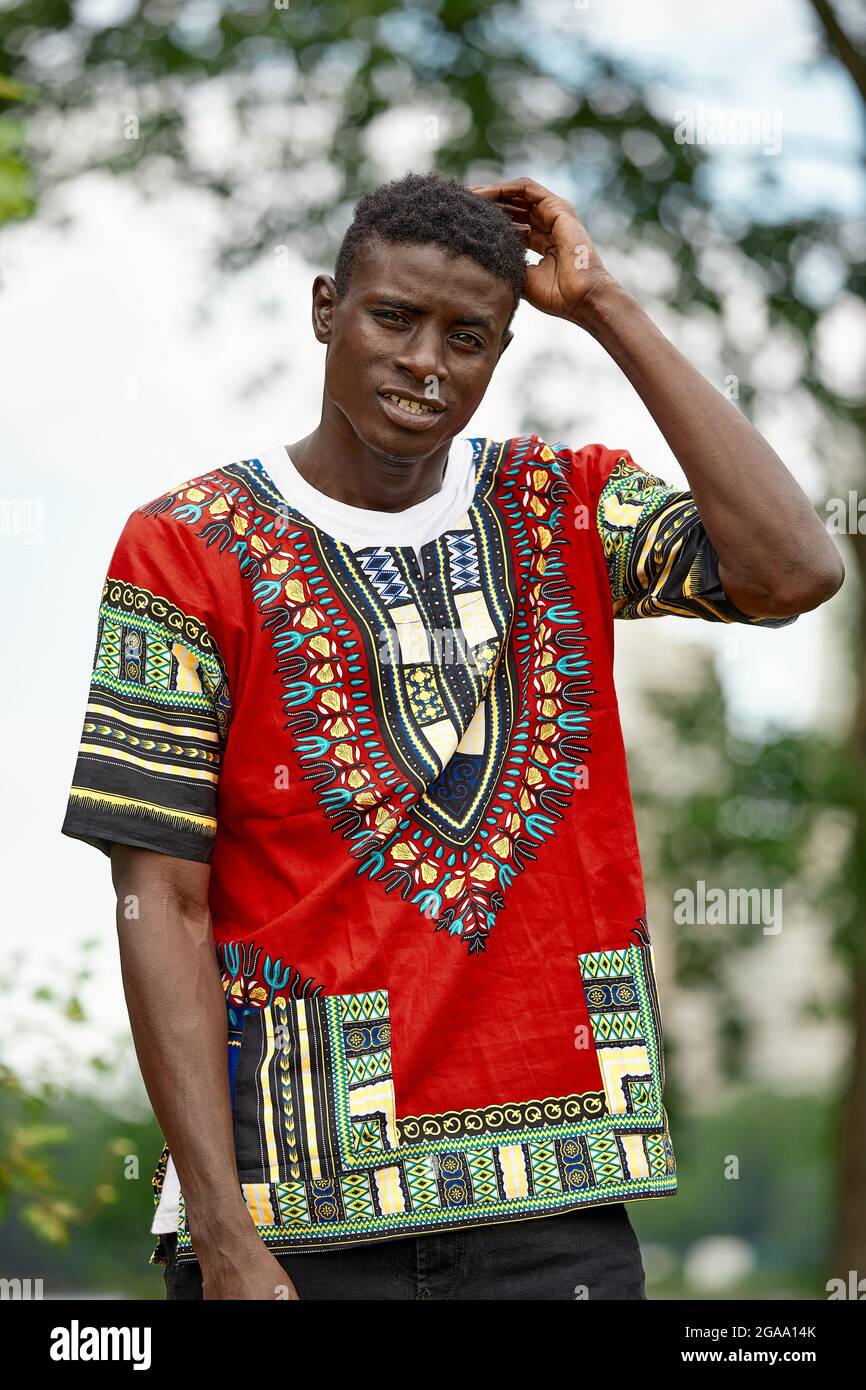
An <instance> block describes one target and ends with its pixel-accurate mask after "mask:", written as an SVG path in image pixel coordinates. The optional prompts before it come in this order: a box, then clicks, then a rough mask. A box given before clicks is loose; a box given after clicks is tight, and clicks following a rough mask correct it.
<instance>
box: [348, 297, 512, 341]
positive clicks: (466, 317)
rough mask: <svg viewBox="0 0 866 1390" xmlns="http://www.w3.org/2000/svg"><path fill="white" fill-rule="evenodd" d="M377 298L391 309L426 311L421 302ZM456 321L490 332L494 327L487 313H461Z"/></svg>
mask: <svg viewBox="0 0 866 1390" xmlns="http://www.w3.org/2000/svg"><path fill="white" fill-rule="evenodd" d="M375 300H376V303H377V304H387V305H388V307H389V309H405V310H406V312H407V313H409V314H423V313H424V310H423V309H422V307H421V305H420V304H412V303H411V302H410V301H409V300H408V299H395V298H393V297H392V296H390V295H379V294H377V295H376V296H375ZM455 322H457V323H465V324H469V325H470V326H471V327H472V328H486V329H487V330H488V332H490V333H492V332H493V328H494V325H493V320H492V319H490V318H488V317H487V315H486V314H461V316H460V318H458V319H456V320H455Z"/></svg>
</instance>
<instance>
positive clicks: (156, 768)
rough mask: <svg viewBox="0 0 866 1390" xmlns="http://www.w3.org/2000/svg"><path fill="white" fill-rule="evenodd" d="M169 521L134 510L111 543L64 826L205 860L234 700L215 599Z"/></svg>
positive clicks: (102, 842) (103, 843)
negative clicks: (214, 620) (216, 630)
mask: <svg viewBox="0 0 866 1390" xmlns="http://www.w3.org/2000/svg"><path fill="white" fill-rule="evenodd" d="M169 527H170V528H171V530H169V529H168V528H169ZM178 531H179V528H178V527H177V524H176V523H172V522H169V523H168V527H167V526H166V525H165V524H162V525H161V524H160V521H159V518H151V517H148V516H146V515H144V514H143V513H141V512H137V513H133V515H132V516H131V517H130V519H129V521H128V522H127V524H126V526H125V527H124V529H123V531H122V533H121V536H120V539H119V541H118V544H117V546H116V548H115V551H114V555H113V556H112V560H111V564H110V566H109V572H108V575H107V577H106V580H105V584H104V586H103V590H102V601H101V603H100V605H99V614H98V621H97V628H96V644H95V651H94V656H93V665H92V671H91V675H90V693H89V698H88V701H87V708H86V711H85V716H84V726H83V730H82V734H81V741H80V745H79V748H78V756H77V761H76V764H75V771H74V774H73V778H72V785H71V788H70V791H69V799H68V803H67V807H66V815H65V818H64V821H63V825H62V827H61V830H62V833H63V834H64V835H69V836H71V837H72V838H74V839H79V840H83V841H85V843H87V844H90V845H93V846H95V847H96V848H97V849H100V850H101V851H102V852H103V853H104V854H110V853H111V846H112V845H113V844H116V843H120V844H127V845H135V846H137V847H139V848H141V849H150V850H155V851H157V852H158V853H161V854H168V855H172V856H174V857H176V858H178V859H192V860H196V861H198V862H200V863H209V862H210V858H211V854H212V849H213V842H214V837H215V835H216V828H217V791H218V785H219V773H220V765H221V760H222V754H223V750H224V746H225V741H226V736H227V731H228V727H229V721H230V713H231V703H230V696H229V684H228V680H227V676H226V669H225V665H224V662H223V659H222V656H221V653H220V651H219V648H218V645H217V641H216V639H215V636H214V634H213V631H212V630H211V626H210V625H209V619H210V618H211V612H212V611H213V607H214V605H213V600H212V599H211V598H210V596H209V593H208V589H207V585H206V583H205V582H204V581H203V579H202V576H201V574H200V572H199V571H198V570H197V567H196V566H195V565H194V564H193V563H192V561H193V560H194V558H195V557H193V556H192V555H191V554H190V552H189V547H188V543H187V544H186V545H184V544H183V537H182V536H180V535H179V534H172V532H178Z"/></svg>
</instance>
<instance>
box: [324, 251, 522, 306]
mask: <svg viewBox="0 0 866 1390" xmlns="http://www.w3.org/2000/svg"><path fill="white" fill-rule="evenodd" d="M352 283H353V287H354V288H355V290H356V291H357V292H358V293H359V294H363V295H364V296H365V297H368V296H369V295H370V294H376V295H381V296H382V297H383V298H389V299H393V298H399V299H402V300H403V301H405V302H406V303H407V304H408V303H413V304H415V305H416V306H417V307H418V308H419V309H422V310H423V309H429V308H432V307H433V305H434V302H435V304H436V305H437V306H441V305H443V304H445V305H448V306H450V307H452V308H453V309H455V310H457V309H462V308H465V309H467V311H470V312H471V311H472V310H473V309H476V308H478V307H479V305H480V304H481V303H483V305H484V307H485V308H487V309H488V310H490V311H491V312H493V313H494V314H502V313H506V314H507V313H510V311H511V305H512V292H511V289H510V288H509V286H508V285H507V284H506V283H505V281H504V280H502V279H501V278H500V277H499V276H497V275H493V274H491V272H490V271H489V270H485V268H484V266H482V265H479V264H478V262H477V261H475V260H473V259H472V257H471V256H462V255H458V256H455V255H453V254H450V253H449V252H447V251H446V250H444V248H443V247H441V246H438V245H437V244H436V243H435V242H386V241H383V240H381V239H380V238H379V237H371V238H370V240H369V242H366V243H365V244H364V246H363V247H359V248H358V250H357V251H356V253H355V264H354V265H353V267H352Z"/></svg>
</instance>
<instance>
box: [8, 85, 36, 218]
mask: <svg viewBox="0 0 866 1390" xmlns="http://www.w3.org/2000/svg"><path fill="white" fill-rule="evenodd" d="M31 97H32V93H31V92H30V91H29V90H28V88H27V87H25V86H24V84H23V83H22V82H15V81H13V80H11V79H10V78H8V77H0V226H2V224H3V223H4V222H10V221H12V220H13V219H19V218H25V217H29V216H30V215H31V214H32V213H33V211H34V209H35V202H34V199H33V195H32V192H31V185H32V180H31V175H30V169H29V167H28V165H27V162H26V160H25V159H24V156H23V153H22V147H23V145H24V134H25V126H24V122H23V120H20V119H18V118H16V117H15V116H14V115H13V114H12V111H14V110H16V109H17V108H18V107H19V106H20V104H21V103H23V102H26V101H28V100H29V99H30V98H31Z"/></svg>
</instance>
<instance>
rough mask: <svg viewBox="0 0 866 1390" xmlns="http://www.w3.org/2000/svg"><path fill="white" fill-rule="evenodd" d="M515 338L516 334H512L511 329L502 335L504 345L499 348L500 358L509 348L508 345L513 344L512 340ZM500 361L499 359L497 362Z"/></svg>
mask: <svg viewBox="0 0 866 1390" xmlns="http://www.w3.org/2000/svg"><path fill="white" fill-rule="evenodd" d="M513 337H514V334H513V333H512V331H511V329H510V328H508V329H506V331H505V332H504V333H503V335H502V343H501V346H500V348H499V357H501V356H502V354H503V352H504V351H505V349H506V348H507V347H508V344H509V343H510V342H511V340H512V338H513ZM498 360H499V359H498V358H497V361H498Z"/></svg>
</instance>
